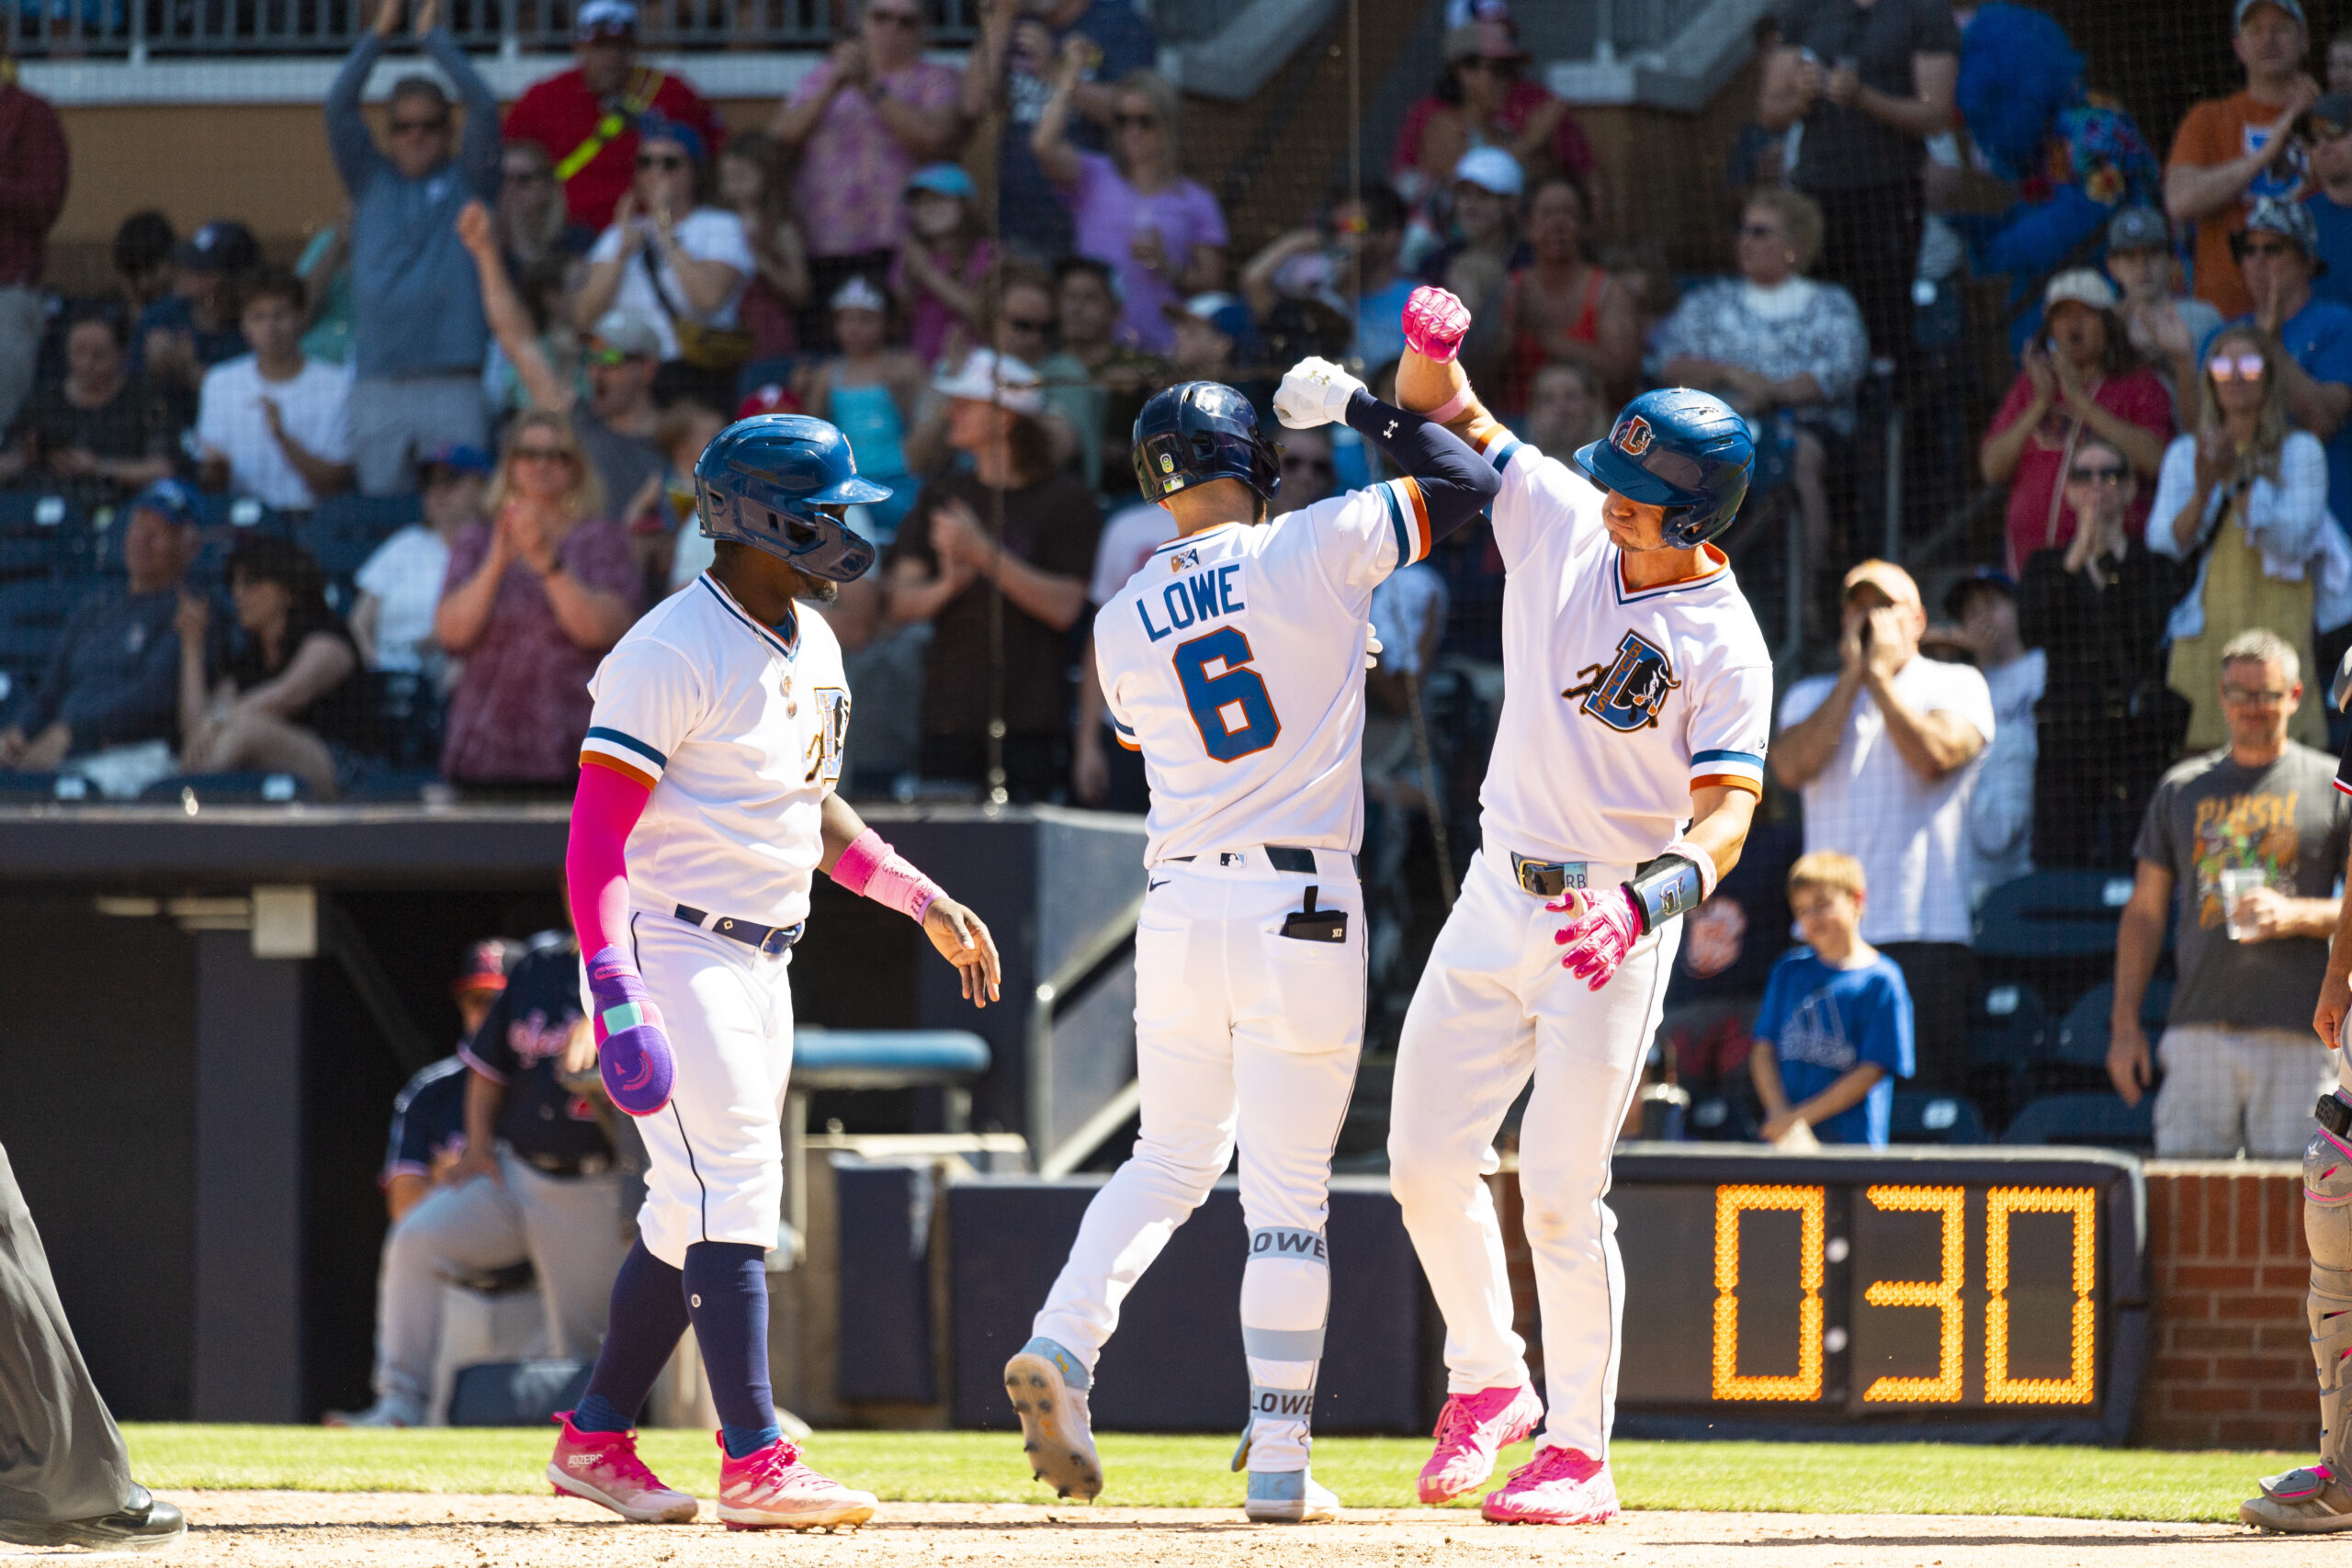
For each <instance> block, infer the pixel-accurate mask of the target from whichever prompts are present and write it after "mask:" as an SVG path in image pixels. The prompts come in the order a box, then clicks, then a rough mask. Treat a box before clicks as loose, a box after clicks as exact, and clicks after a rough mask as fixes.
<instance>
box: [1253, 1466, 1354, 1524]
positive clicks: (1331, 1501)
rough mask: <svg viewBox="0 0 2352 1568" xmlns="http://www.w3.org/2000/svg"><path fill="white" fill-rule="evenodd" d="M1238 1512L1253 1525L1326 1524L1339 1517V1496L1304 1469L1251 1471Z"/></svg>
mask: <svg viewBox="0 0 2352 1568" xmlns="http://www.w3.org/2000/svg"><path fill="white" fill-rule="evenodd" d="M1241 1511H1242V1513H1243V1514H1245V1515H1247V1516H1248V1517H1249V1519H1250V1523H1251V1524H1256V1525H1328V1524H1331V1523H1333V1522H1335V1521H1336V1520H1337V1519H1338V1518H1339V1517H1340V1499H1339V1498H1338V1497H1336V1496H1334V1495H1332V1493H1331V1489H1330V1488H1329V1487H1328V1486H1321V1485H1317V1483H1316V1480H1315V1477H1314V1476H1313V1474H1311V1473H1310V1472H1306V1471H1304V1470H1271V1471H1270V1470H1253V1471H1251V1472H1250V1496H1249V1498H1248V1500H1247V1501H1245V1502H1244V1503H1243V1504H1242V1505H1241Z"/></svg>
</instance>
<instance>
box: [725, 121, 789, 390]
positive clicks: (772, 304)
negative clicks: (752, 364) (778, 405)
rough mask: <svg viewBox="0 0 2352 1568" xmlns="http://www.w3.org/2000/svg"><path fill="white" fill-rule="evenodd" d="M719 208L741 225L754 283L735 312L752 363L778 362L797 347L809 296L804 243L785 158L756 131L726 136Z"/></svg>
mask: <svg viewBox="0 0 2352 1568" xmlns="http://www.w3.org/2000/svg"><path fill="white" fill-rule="evenodd" d="M718 205H719V206H721V207H723V208H725V209H727V210H728V211H729V212H732V213H733V214H735V216H736V217H738V218H740V219H741V220H743V237H744V238H745V239H746V240H748V241H750V242H751V246H752V281H751V284H750V286H749V287H748V288H745V289H744V290H743V299H742V302H741V304H740V305H738V306H737V307H736V314H737V318H738V319H739V320H740V321H741V322H742V324H743V330H744V331H745V332H747V333H751V334H752V359H753V360H762V359H782V358H785V357H786V356H788V355H792V354H794V353H797V351H798V350H799V347H800V312H801V311H802V310H804V309H806V308H807V306H808V304H809V298H810V294H811V288H810V285H809V243H808V240H807V238H806V237H805V236H804V235H803V234H802V232H801V229H800V220H798V219H797V218H796V217H794V216H793V211H792V189H791V182H790V181H789V180H788V179H786V176H785V152H784V149H783V148H782V147H780V146H778V145H777V144H776V141H775V139H774V138H773V137H770V136H768V135H766V134H765V133H764V132H762V131H757V130H747V131H745V132H743V134H741V136H730V137H729V138H728V140H727V146H726V148H725V149H724V150H723V151H721V152H720V153H719V154H718Z"/></svg>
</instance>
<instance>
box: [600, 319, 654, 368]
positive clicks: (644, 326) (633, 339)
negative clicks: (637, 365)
mask: <svg viewBox="0 0 2352 1568" xmlns="http://www.w3.org/2000/svg"><path fill="white" fill-rule="evenodd" d="M589 335H590V336H591V337H593V338H594V339H595V340H596V341H597V342H598V343H601V344H604V345H605V347H606V348H612V349H617V350H619V351H620V352H621V353H623V354H626V355H628V356H629V357H630V358H632V359H659V358H661V357H662V333H661V332H660V330H659V329H657V328H656V327H655V326H654V324H653V322H652V321H650V320H649V319H648V318H647V317H646V315H645V313H644V312H643V311H640V310H607V311H605V313H604V314H603V315H601V316H599V317H597V318H596V327H595V330H594V332H593V333H590V334H589Z"/></svg>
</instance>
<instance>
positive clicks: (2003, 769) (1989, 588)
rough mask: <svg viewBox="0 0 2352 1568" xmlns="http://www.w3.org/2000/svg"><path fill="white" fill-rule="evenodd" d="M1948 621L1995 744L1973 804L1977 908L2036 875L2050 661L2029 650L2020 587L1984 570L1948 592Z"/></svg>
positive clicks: (1972, 886) (1971, 847) (1971, 850)
mask: <svg viewBox="0 0 2352 1568" xmlns="http://www.w3.org/2000/svg"><path fill="white" fill-rule="evenodd" d="M1944 615H1945V616H1946V618H1947V619H1949V620H1950V621H1951V623H1952V624H1951V626H1950V627H1949V629H1948V633H1947V635H1948V637H1949V640H1950V641H1951V643H1953V644H1955V645H1956V646H1957V647H1958V648H1959V649H1961V651H1962V652H1964V653H1966V654H1967V655H1968V657H1969V658H1970V659H1972V660H1974V661H1975V664H1976V671H1977V673H1978V674H1980V675H1983V676H1984V677H1985V689H1986V690H1987V691H1989V692H1990V693H1991V694H1992V697H1993V739H1992V740H1991V742H1990V743H1988V744H1987V745H1986V746H1985V761H1983V762H1982V763H1981V764H1980V765H1979V767H1978V771H1977V776H1976V787H1975V789H1974V790H1973V791H1972V792H1971V793H1970V795H1969V797H1968V896H1969V904H1970V906H1971V907H1972V908H1973V907H1974V906H1975V905H1978V904H1981V903H1983V902H1984V901H1985V894H1987V893H1989V892H1991V891H1992V890H1993V889H1994V888H1996V887H1998V886H2000V885H2001V884H2002V883H2004V882H2009V881H2013V880H2014V879H2016V878H2018V877H2020V876H2023V875H2025V874H2027V873H2028V872H2030V871H2031V870H2032V869H2033V765H2034V759H2035V755H2036V732H2035V729H2034V723H2033V715H2034V706H2035V705H2036V704H2038V703H2039V702H2041V695H2042V693H2043V691H2044V690H2045V689H2046V688H2047V686H2048V683H2049V676H2050V665H2049V659H2048V656H2047V655H2046V654H2045V653H2044V652H2043V650H2042V649H2038V648H2028V647H2027V646H2026V644H2025V638H2024V636H2023V635H2022V632H2021V631H2020V628H2019V625H2018V585H2017V584H2016V583H2015V582H2013V581H2010V579H2009V575H2008V574H2007V572H2005V571H2002V570H2000V569H1998V568H1997V567H1989V566H1981V567H1978V568H1977V569H1976V570H1974V571H1973V572H1972V573H1970V574H1969V575H1968V576H1966V577H1963V578H1962V579H1961V580H1960V581H1958V582H1955V583H1953V584H1952V585H1951V592H1948V593H1946V594H1945V595H1944Z"/></svg>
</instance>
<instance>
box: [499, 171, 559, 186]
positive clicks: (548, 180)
mask: <svg viewBox="0 0 2352 1568" xmlns="http://www.w3.org/2000/svg"><path fill="white" fill-rule="evenodd" d="M501 177H502V178H503V179H504V180H505V181H506V183H507V184H508V185H510V186H543V185H550V184H553V183H554V180H555V176H554V175H551V174H549V173H548V171H547V170H545V169H509V170H507V171H506V173H505V174H504V175H502V176H501Z"/></svg>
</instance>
